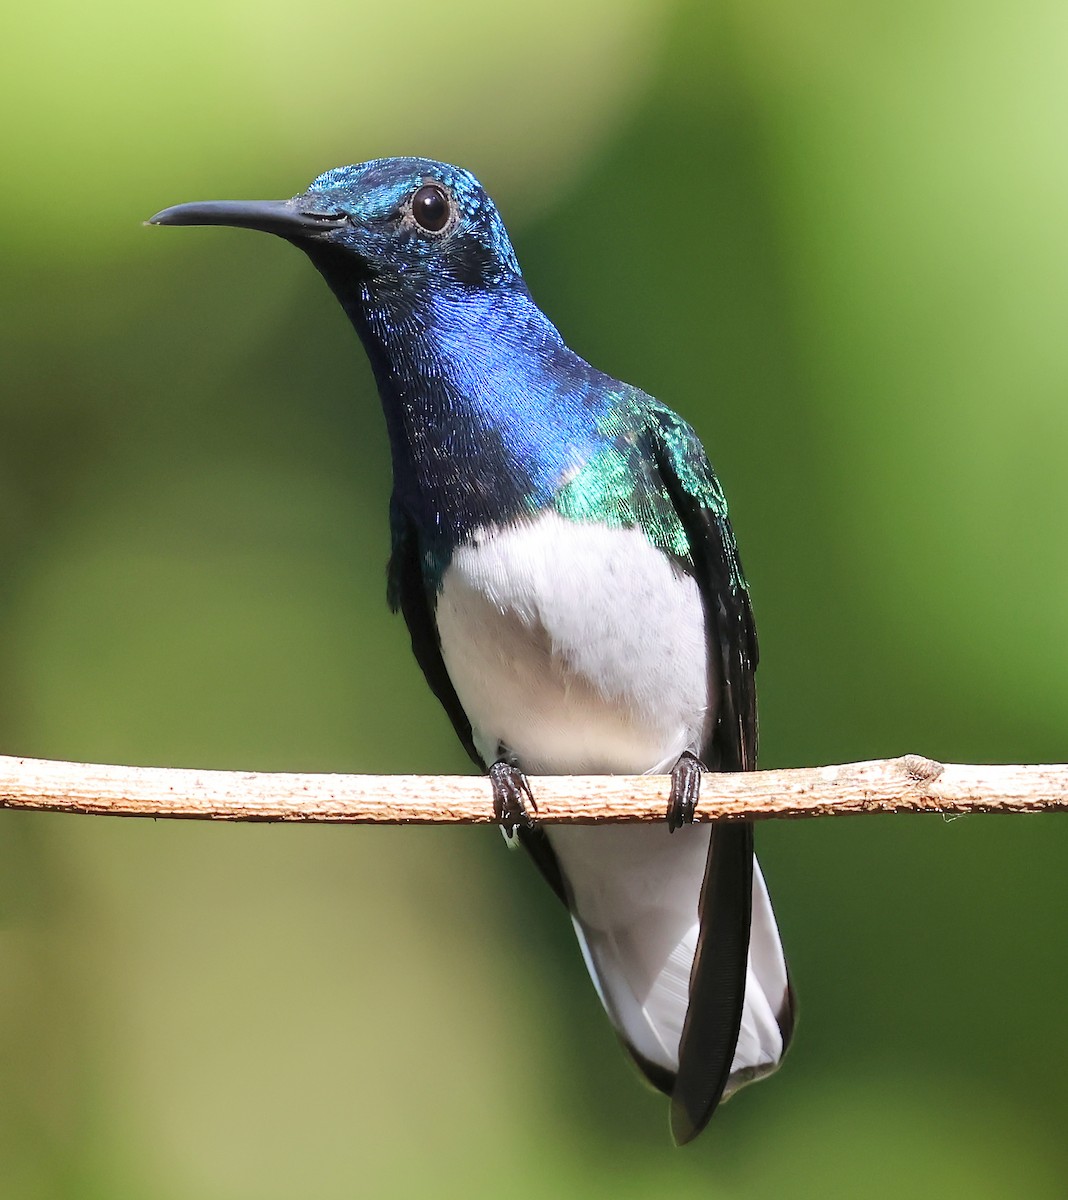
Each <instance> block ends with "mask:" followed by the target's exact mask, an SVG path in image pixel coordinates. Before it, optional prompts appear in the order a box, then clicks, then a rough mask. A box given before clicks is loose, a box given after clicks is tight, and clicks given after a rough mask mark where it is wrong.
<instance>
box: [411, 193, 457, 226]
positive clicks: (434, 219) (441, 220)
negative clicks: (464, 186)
mask: <svg viewBox="0 0 1068 1200" xmlns="http://www.w3.org/2000/svg"><path fill="white" fill-rule="evenodd" d="M450 216H452V205H451V204H450V203H449V197H448V193H447V192H446V191H445V189H444V188H443V187H439V186H438V185H437V184H436V183H428V184H425V185H424V186H423V187H421V188H420V189H419V190H418V191H417V192H416V193H415V195H414V196H413V197H412V217H413V218H414V220H415V223H416V225H418V226H419V227H420V229H425V230H426V231H427V232H428V233H440V232H441V231H442V230H443V229H444V228H445V226H446V225H448V223H449V217H450Z"/></svg>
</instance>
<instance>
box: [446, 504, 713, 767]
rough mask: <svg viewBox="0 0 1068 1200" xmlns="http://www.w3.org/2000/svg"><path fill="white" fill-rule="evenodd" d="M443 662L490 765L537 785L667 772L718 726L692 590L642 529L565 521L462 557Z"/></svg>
mask: <svg viewBox="0 0 1068 1200" xmlns="http://www.w3.org/2000/svg"><path fill="white" fill-rule="evenodd" d="M436 618H437V626H438V633H439V635H440V638H441V650H442V656H443V658H444V660H445V666H446V667H447V669H448V672H449V677H450V679H451V680H452V683H453V686H454V687H455V688H456V694H457V696H458V697H459V699H460V702H461V704H462V705H463V708H464V711H465V712H466V713H467V716H468V718H469V719H470V721H471V726H472V729H473V733H474V739H475V745H476V746H477V747H478V750H479V753H480V754H481V755H482V756H483V758H484V759H485V760H486V762H487V763H491V762H493V761H494V760H495V759H496V758H497V757H498V746H503V747H505V748H506V750H507V751H508V752H510V754H511V755H512V757H513V758H514V759H515V761H516V763H517V764H518V765H519V766H521V767H522V768H523V769H524V770H525V771H528V772H530V773H531V774H539V773H540V774H581V773H584V772H589V773H599V772H606V773H617V774H620V773H634V774H638V773H642V772H653V771H663V770H670V769H671V767H672V766H673V765H674V764H675V761H676V759H677V758H678V757H679V755H680V754H681V753H682V752H683V751H684V750H687V749H689V750H693V751H697V750H698V749H699V747H700V745H701V743H702V741H703V739H704V734H705V731H706V729H707V728H708V727H709V722H710V720H712V719H713V718H714V715H715V714H714V713H711V712H710V711H709V694H710V681H709V677H708V673H709V661H708V654H707V649H706V636H705V617H704V610H703V607H702V604H701V596H700V593H699V591H698V588H697V584H696V582H695V581H694V580H693V578H692V577H690V576H689V575H687V574H685V573H684V572H683V571H682V570H681V569H680V568H679V567H678V566H676V565H675V564H674V563H673V562H672V561H671V560H670V559H669V558H668V557H667V556H666V555H664V554H662V553H661V552H660V551H658V550H657V549H656V548H655V547H654V546H652V545H651V544H650V543H649V542H648V540H647V539H646V538H645V536H644V534H643V533H642V532H641V530H639V529H621V528H612V527H609V526H607V525H602V524H594V523H584V524H578V523H575V522H573V521H569V520H566V519H565V518H563V517H560V516H558V515H557V514H555V513H547V514H543V515H541V516H540V517H538V518H536V519H534V520H531V521H527V522H523V523H521V524H518V525H515V526H512V527H510V528H509V529H507V530H503V531H500V530H492V531H491V530H485V531H482V532H480V533H479V534H477V535H476V536H475V537H474V538H473V539H472V540H471V541H470V542H468V543H467V544H466V545H464V546H461V547H460V548H459V549H458V550H457V551H456V553H455V554H454V556H453V559H452V561H451V563H450V565H449V567H448V569H447V571H446V573H445V577H444V580H443V583H442V589H441V594H440V596H439V598H438V604H437V612H436Z"/></svg>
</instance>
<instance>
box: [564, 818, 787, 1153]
mask: <svg viewBox="0 0 1068 1200" xmlns="http://www.w3.org/2000/svg"><path fill="white" fill-rule="evenodd" d="M720 828H721V829H722V831H723V832H728V831H730V832H729V836H728V838H727V839H726V840H725V842H724V843H723V844H720V843H719V842H718V841H717V842H716V843H714V844H713V847H712V849H713V854H712V855H709V854H708V850H709V840H710V835H711V827H710V826H708V825H694V826H687V827H684V828H683V829H680V830H677V831H676V832H675V833H674V834H671V835H669V834H668V832H667V830H666V829H664V828H660V827H650V826H646V827H640V828H635V827H633V826H631V827H623V826H619V827H615V828H613V829H597V830H596V833H597V835H598V840H597V846H596V851H597V857H596V863H595V864H594V862H593V861H592V858H591V857H590V856H587V855H586V854H585V853H584V851H585V849H586V847H585V845H584V842H585V838H584V837H583V834H585V833H586V830H585V829H583V828H582V827H577V826H572V827H569V831H571V832H573V833H576V834H579V837H578V838H577V839H575V840H573V841H572V842H571V843H570V844H569V843H568V839H567V836H566V834H565V830H564V828H563V827H561V828H560V829H558V830H554V831H553V835H552V840H553V843H554V849H555V851H556V853H557V856H558V857H559V858H560V859H561V862H562V865H563V867H564V874H565V876H566V877H567V878H568V879H570V880H579V881H582V885H583V886H581V890H579V891H577V892H576V893H575V894H574V895H573V896H572V897H571V898H570V899H571V907H572V920H573V922H574V925H575V929H576V932H577V933H578V938H579V943H580V945H581V947H582V952H583V957H584V958H585V960H586V965H587V967H588V968H589V971H590V975H591V977H592V979H593V982H594V985H595V987H596V988H597V991H598V994H599V996H600V998H601V1001H602V1003H603V1004H604V1007H605V1010H606V1011H607V1013H608V1015H609V1017H610V1018H611V1020H612V1023H613V1024H614V1026H615V1028H616V1031H617V1032H618V1034H619V1036H620V1038H621V1039H622V1041H623V1043H624V1045H625V1046H626V1047H627V1049H628V1051H629V1052H630V1054H631V1056H632V1057H633V1058H634V1060H635V1062H636V1063H637V1064H638V1066H639V1067H640V1069H641V1070H642V1072H643V1074H644V1075H645V1076H646V1078H647V1079H648V1080H649V1081H650V1082H651V1083H652V1084H653V1085H654V1086H655V1087H657V1088H659V1089H660V1090H661V1091H663V1092H666V1093H667V1094H668V1095H670V1096H672V1099H673V1103H672V1109H673V1112H672V1127H673V1130H674V1133H675V1138H676V1141H678V1142H680V1143H681V1142H684V1141H688V1140H689V1139H690V1138H691V1137H694V1136H696V1134H697V1133H698V1132H700V1130H701V1128H703V1127H704V1125H705V1123H706V1122H707V1120H708V1118H709V1117H710V1116H711V1114H712V1111H713V1110H714V1108H715V1106H716V1103H717V1102H718V1100H719V1099H720V1098H721V1096H720V1093H722V1098H724V1099H725V1098H726V1097H728V1096H730V1095H731V1094H732V1093H733V1092H735V1091H737V1090H738V1089H739V1088H740V1087H742V1086H744V1085H745V1084H747V1083H751V1082H753V1081H755V1080H757V1079H761V1078H763V1077H764V1076H765V1075H768V1074H770V1073H771V1072H772V1071H774V1070H775V1069H776V1067H778V1065H779V1063H780V1061H781V1059H782V1057H783V1054H784V1053H785V1052H786V1048H787V1045H788V1044H789V1040H790V1035H791V1032H792V1029H793V997H792V993H791V990H790V984H789V977H788V974H787V969H786V959H785V956H784V954H783V949H782V943H781V941H780V939H779V931H778V927H777V925H776V923H775V914H774V912H773V910H772V907H771V900H770V898H769V896H768V890H767V887H766V886H765V883H764V877H763V875H762V874H761V871H760V866H759V864H758V863H757V861H756V859H755V857H753V855H752V849H751V847H752V840H751V834H750V835H749V836H748V838H747V837H746V836H745V834H744V831H745V830H746V829H747V828H748V827H747V826H746V825H733V826H730V825H725V826H721V827H720ZM561 834H565V837H564V838H561V837H560V835H561ZM606 834H610V837H609V838H607V839H606V837H605V835H606ZM742 854H744V855H745V859H744V862H743V859H742V857H741V856H742ZM577 858H580V859H582V860H584V861H582V862H581V864H580V863H579V862H578V861H575V860H576V859H577ZM717 858H718V859H719V864H720V866H721V867H722V868H724V872H723V873H722V874H721V877H720V879H721V882H720V885H719V886H720V887H721V888H722V890H723V893H724V894H725V895H726V894H728V893H729V890H730V888H731V887H734V886H736V885H737V882H738V879H740V878H742V877H743V876H744V879H745V881H746V883H747V884H748V881H749V879H750V878H751V885H749V888H750V889H751V890H750V894H751V907H750V908H749V944H748V953H747V954H746V955H745V959H744V961H745V981H744V1003H743V1004H742V1007H741V1013H740V1020H739V1016H738V1005H737V994H738V992H739V991H740V988H739V986H738V984H737V983H732V981H731V979H730V978H729V977H728V978H727V979H723V978H717V975H718V971H717V967H718V965H719V963H720V962H723V961H724V958H725V959H726V960H727V961H728V962H729V960H730V959H731V958H732V957H733V958H734V959H735V960H736V961H739V962H740V961H741V959H740V957H739V948H738V946H737V945H735V947H734V949H733V951H732V948H731V946H730V945H729V944H725V942H724V938H725V939H726V942H728V943H729V942H730V940H731V936H730V934H729V931H730V928H731V920H732V918H731V915H730V912H731V909H730V906H729V905H728V906H727V908H726V910H725V909H724V906H723V904H722V903H721V902H719V901H716V902H714V903H702V881H703V880H705V878H706V860H707V863H708V871H709V880H708V881H707V882H705V884H704V886H705V888H706V889H707V888H708V887H709V886H712V887H715V886H717V885H716V884H715V882H714V881H712V873H713V869H714V866H715V863H716V859H717ZM732 858H733V860H734V861H733V863H732V862H731V859H732ZM750 863H751V864H752V873H751V876H750V874H749V864H750ZM578 866H581V869H580V870H574V867H578ZM569 867H570V868H572V869H570V870H569ZM735 895H736V893H735ZM704 899H705V900H709V901H711V900H712V898H711V897H708V896H705V897H704ZM701 908H704V909H705V914H704V915H705V922H706V926H707V928H706V929H705V933H704V935H702V919H701V911H700V909H701ZM717 913H718V916H717ZM724 914H726V915H724ZM720 918H722V919H720ZM718 930H723V931H726V932H725V933H718ZM717 936H718V937H719V939H720V941H719V946H718V949H719V951H720V954H719V955H717ZM741 936H742V939H743V941H744V925H743V927H742V935H741ZM734 940H735V941H737V940H738V939H737V938H735V939H734ZM699 944H700V946H701V963H700V965H699V969H698V971H696V972H695V971H694V959H695V956H696V955H697V953H698V946H699ZM741 953H745V951H744V947H743V949H742V950H741ZM709 956H711V957H709ZM733 969H734V968H733V967H729V966H728V967H727V974H728V976H729V975H730V972H731V971H732V970H733ZM739 976H740V972H739ZM732 988H733V997H732ZM730 1044H733V1046H734V1050H733V1055H732V1056H731V1057H730V1058H729V1059H727V1058H724V1056H723V1051H722V1049H720V1047H724V1046H725V1047H726V1048H727V1051H728V1053H729V1047H730ZM680 1050H681V1058H682V1064H681V1067H680ZM717 1060H718V1061H717ZM728 1061H729V1070H724V1068H723V1066H722V1064H723V1063H726V1062H728ZM713 1075H714V1076H715V1078H712V1076H713Z"/></svg>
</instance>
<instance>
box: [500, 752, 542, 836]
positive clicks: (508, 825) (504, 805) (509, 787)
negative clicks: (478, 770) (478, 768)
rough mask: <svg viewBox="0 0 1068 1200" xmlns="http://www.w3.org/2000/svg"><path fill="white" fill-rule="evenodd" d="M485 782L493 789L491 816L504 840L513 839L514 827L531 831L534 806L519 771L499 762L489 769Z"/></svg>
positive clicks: (534, 815) (534, 821) (532, 798)
mask: <svg viewBox="0 0 1068 1200" xmlns="http://www.w3.org/2000/svg"><path fill="white" fill-rule="evenodd" d="M489 779H490V786H491V787H492V788H493V815H494V816H495V817H496V818H497V824H498V825H500V827H501V832H502V833H503V834H504V836H505V838H506V839H508V840H509V841H511V840H512V839H514V838H515V831H516V829H517V828H523V829H533V828H534V826H535V825H536V824H537V815H536V814H537V811H538V806H537V805H536V804H535V803H534V797H533V795H532V794H531V791H530V784H529V783H527V777H526V776H525V775H524V774H523V772H522V771H521V770H520V769H519V768H518V767H514V766H512V764H511V763H509V762H503V761H499V762H495V763H494V764H493V766H492V767H490V769H489Z"/></svg>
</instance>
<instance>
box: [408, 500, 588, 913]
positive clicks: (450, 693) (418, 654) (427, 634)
mask: <svg viewBox="0 0 1068 1200" xmlns="http://www.w3.org/2000/svg"><path fill="white" fill-rule="evenodd" d="M390 527H391V529H392V533H393V553H392V555H391V556H390V560H389V572H388V582H387V590H386V596H387V599H388V600H389V606H390V608H391V609H392V610H393V611H394V612H397V611H398V610H399V611H400V613H401V615H402V616H403V617H404V622H405V624H406V625H407V626H408V633H409V634H410V635H411V639H412V653H413V654H414V655H415V661H416V662H417V663H418V664H419V666H420V667H421V668H422V671H423V674H424V675H425V676H426V681H427V683H428V684H430V690H431V691H432V692H433V693H434V695H435V696H437V698H438V701H439V702H440V704H441V707H442V708H443V709H444V710H445V711H446V713H448V716H449V720H450V721H451V722H452V727H453V729H455V730H456V736H457V737H458V738H459V739H460V743H461V745H462V746H463V748H464V749H465V750H466V751H467V753H468V754H469V755H470V757H471V759H472V761H473V762H474V763H475V764H476V766H478V767H479V768H481V769H482V770H485V769H486V768H487V767H489V766H490V765H491V764H489V763H486V762H483V761H482V756H481V755H480V754H479V752H478V750H477V749H476V748H475V742H474V738H473V737H472V735H471V722H470V721H469V720H468V719H467V713H465V712H464V709H463V705H462V704H461V703H460V697H459V696H457V694H456V689H455V688H454V687H453V686H452V680H451V679H450V678H449V672H448V670H447V669H446V666H445V660H444V659H443V658H442V657H441V640H440V639H439V637H438V629H437V625H436V624H435V622H434V614H433V611H432V609H431V607H430V598H429V596H428V595H427V588H426V582H425V578H424V575H423V563H422V555H421V552H420V548H419V538H418V535H417V534H416V531H415V530H414V529H413V528H412V525H411V522H410V521H408V519H407V518H406V517H405V516H404V514H403V512H401V510H400V509H399V507H398V506H396V505H393V506H392V508H391V510H390ZM516 836H517V837H518V838H519V841H520V844H521V845H522V846H523V849H524V850H526V851H527V853H528V854H529V855H530V857H531V858H532V859H533V860H534V864H535V866H537V868H538V870H539V871H540V872H541V873H542V875H543V876H544V877H545V880H546V882H547V883H548V884H549V886H550V887H551V888H552V889H553V891H554V892H555V893H556V894H557V896H559V897H560V899H561V900H562V901H563V902H564V903H565V904H566V903H567V897H566V895H565V892H564V884H563V879H562V877H561V874H560V867H559V864H558V863H557V861H556V855H555V854H554V853H553V850H552V847H551V846H550V845H549V839H548V837H546V835H545V831H544V830H542V829H540V828H538V827H535V828H534V829H524V828H522V827H520V828H518V829H517V830H516Z"/></svg>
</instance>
